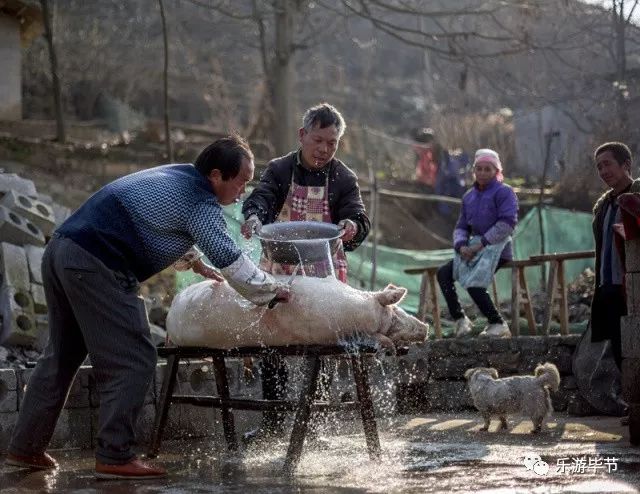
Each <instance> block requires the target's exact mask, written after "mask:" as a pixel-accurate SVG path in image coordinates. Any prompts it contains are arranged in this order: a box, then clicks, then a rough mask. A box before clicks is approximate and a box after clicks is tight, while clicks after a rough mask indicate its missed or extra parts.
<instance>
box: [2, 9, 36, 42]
mask: <svg viewBox="0 0 640 494" xmlns="http://www.w3.org/2000/svg"><path fill="white" fill-rule="evenodd" d="M0 14H4V15H6V16H8V17H12V18H14V19H17V20H18V22H19V23H20V40H21V41H22V44H23V45H28V44H29V43H31V41H33V39H34V38H36V37H38V36H40V35H41V34H42V31H43V30H44V23H43V19H42V9H41V8H40V5H39V3H37V2H34V1H28V0H0Z"/></svg>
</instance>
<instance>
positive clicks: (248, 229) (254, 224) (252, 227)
mask: <svg viewBox="0 0 640 494" xmlns="http://www.w3.org/2000/svg"><path fill="white" fill-rule="evenodd" d="M260 228H262V221H260V218H258V217H257V216H256V215H255V214H252V215H251V216H249V217H248V218H247V221H245V222H244V223H243V224H242V226H241V227H240V233H242V236H243V237H244V238H246V239H247V240H248V239H250V238H251V237H252V236H253V234H254V233H256V232H258V231H259V230H260Z"/></svg>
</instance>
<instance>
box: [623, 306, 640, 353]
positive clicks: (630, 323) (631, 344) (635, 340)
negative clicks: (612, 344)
mask: <svg viewBox="0 0 640 494" xmlns="http://www.w3.org/2000/svg"><path fill="white" fill-rule="evenodd" d="M620 331H621V339H622V356H623V357H624V358H640V315H638V316H622V317H621V318H620Z"/></svg>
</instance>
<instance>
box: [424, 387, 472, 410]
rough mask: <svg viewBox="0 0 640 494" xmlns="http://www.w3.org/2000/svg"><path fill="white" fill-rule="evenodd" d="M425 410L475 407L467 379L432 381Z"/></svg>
mask: <svg viewBox="0 0 640 494" xmlns="http://www.w3.org/2000/svg"><path fill="white" fill-rule="evenodd" d="M427 389H428V392H427V403H425V411H436V410H446V411H456V410H464V409H469V408H473V401H472V399H471V394H470V393H469V389H468V388H467V383H466V381H431V382H430V383H429V385H428V388H427Z"/></svg>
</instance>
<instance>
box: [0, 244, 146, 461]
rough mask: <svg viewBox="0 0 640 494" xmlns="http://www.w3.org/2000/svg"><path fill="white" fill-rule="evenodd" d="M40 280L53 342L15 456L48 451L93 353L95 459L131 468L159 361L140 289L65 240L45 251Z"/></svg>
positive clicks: (16, 435) (26, 403)
mask: <svg viewBox="0 0 640 494" xmlns="http://www.w3.org/2000/svg"><path fill="white" fill-rule="evenodd" d="M42 276H43V281H44V289H45V295H46V299H47V306H48V310H49V341H48V343H47V346H46V348H45V350H44V352H43V354H42V357H41V358H40V360H38V364H37V365H36V368H35V370H34V372H33V374H32V375H31V378H30V379H29V382H28V384H27V391H26V394H25V396H24V399H23V400H22V403H21V404H20V413H19V416H18V422H17V424H16V426H15V429H14V431H13V437H12V439H11V444H10V446H9V451H10V452H11V453H13V454H18V455H25V456H29V455H34V454H40V453H42V452H44V451H45V450H46V448H47V446H48V444H49V441H50V440H51V436H52V435H53V431H54V428H55V426H56V422H57V420H58V417H59V415H60V412H61V410H62V408H63V407H64V403H65V400H66V398H67V394H68V392H69V388H70V386H71V384H72V382H73V379H74V377H75V375H76V373H77V371H78V368H79V367H80V365H81V364H82V362H83V361H84V359H85V358H86V356H87V353H88V354H89V357H90V359H91V365H92V367H93V375H94V378H95V380H96V386H97V391H98V395H99V397H100V411H99V417H98V436H97V440H98V441H97V450H96V458H97V459H98V460H99V461H101V462H103V463H109V464H122V463H127V462H128V461H129V460H130V459H131V458H132V457H133V456H134V453H133V451H132V446H133V444H134V442H135V432H134V431H135V425H136V421H137V419H138V415H139V413H140V410H141V409H142V406H143V404H144V398H145V395H146V393H147V390H148V389H149V385H150V384H151V382H152V380H153V375H154V372H155V366H156V360H157V353H156V349H155V347H154V345H153V343H152V341H151V336H150V333H149V322H148V319H147V314H146V310H145V306H144V301H143V299H142V297H140V296H138V283H137V281H135V279H131V278H130V277H124V276H122V275H121V274H120V273H116V272H114V271H112V270H110V269H109V268H107V267H106V266H105V265H104V264H103V263H102V262H101V261H100V260H98V259H97V258H96V257H94V256H93V255H91V254H89V253H88V252H87V251H85V250H84V249H82V248H81V247H80V246H78V245H77V244H76V243H74V242H73V241H71V240H70V239H67V238H62V237H54V238H53V239H52V240H51V242H49V244H48V245H47V248H46V249H45V253H44V256H43V258H42Z"/></svg>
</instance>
